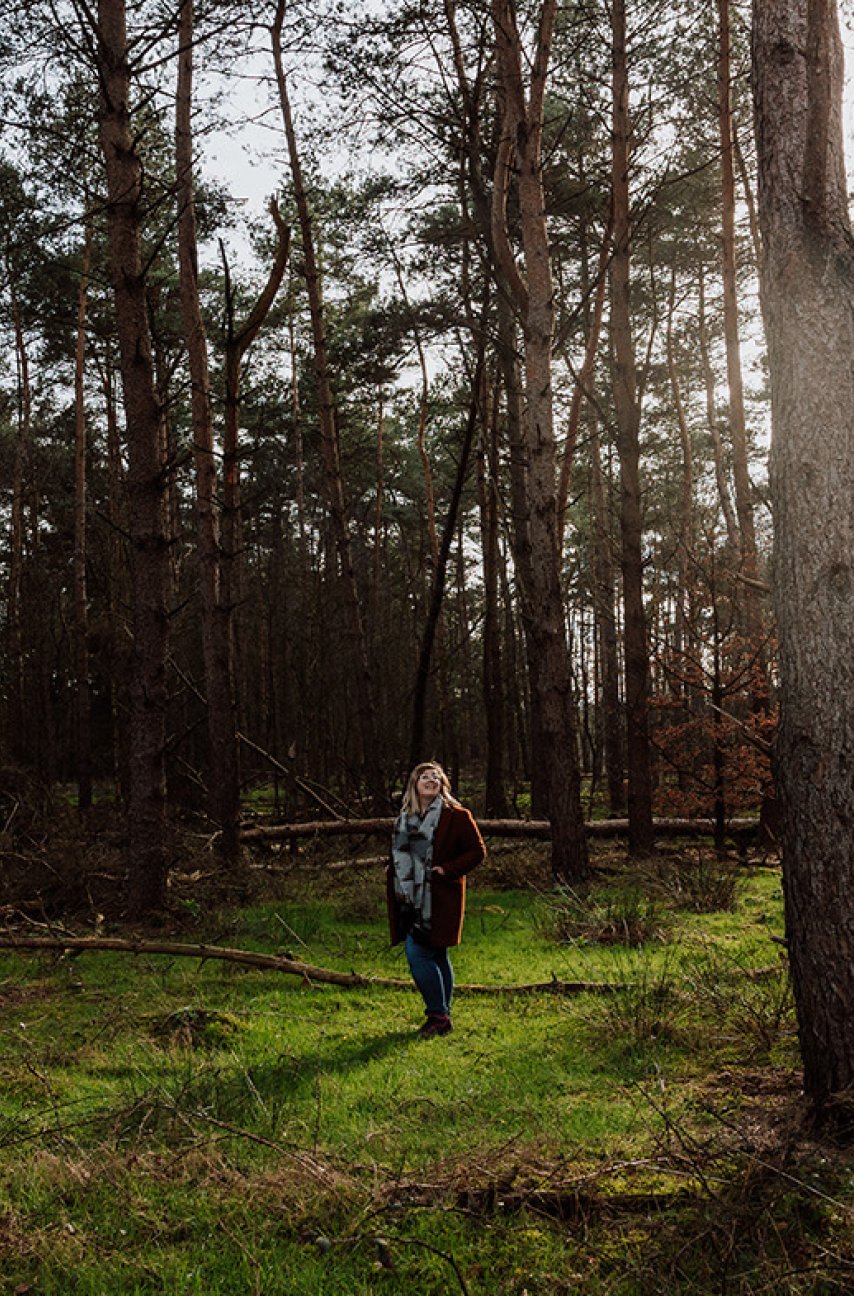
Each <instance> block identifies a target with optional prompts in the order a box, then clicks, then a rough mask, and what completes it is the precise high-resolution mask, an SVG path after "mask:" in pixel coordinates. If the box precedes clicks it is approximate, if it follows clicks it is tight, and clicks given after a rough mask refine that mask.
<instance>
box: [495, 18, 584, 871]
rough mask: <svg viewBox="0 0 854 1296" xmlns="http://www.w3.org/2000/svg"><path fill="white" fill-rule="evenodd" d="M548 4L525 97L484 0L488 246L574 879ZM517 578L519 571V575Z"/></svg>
mask: <svg viewBox="0 0 854 1296" xmlns="http://www.w3.org/2000/svg"><path fill="white" fill-rule="evenodd" d="M556 7H557V6H556V0H544V3H543V5H542V7H541V10H540V17H539V24H538V29H537V35H536V47H535V54H534V60H533V65H532V69H531V76H530V92H529V96H528V97H527V99H526V93H525V87H524V79H523V72H522V65H523V53H522V42H521V37H520V34H519V30H518V27H517V24H516V13H515V6H514V5H513V4H511V3H510V0H493V4H492V15H493V23H494V27H495V41H496V50H497V64H498V72H499V83H500V90H501V95H502V99H503V113H504V116H503V123H502V132H501V139H500V142H499V149H498V157H497V161H496V172H495V187H494V195H493V221H492V231H493V242H494V246H495V250H496V252H497V253H498V257H499V263H500V266H501V270H502V273H503V274H504V276H505V278H506V280H507V283H508V284H509V285H510V287H511V289H512V291H513V293H514V295H515V299H516V304H517V307H518V309H519V312H520V315H521V319H522V328H523V334H524V352H525V354H524V367H525V408H524V424H523V426H524V430H525V440H526V449H527V474H526V486H527V494H528V506H529V507H528V531H529V537H530V561H529V563H528V565H527V572H526V576H527V584H528V588H527V590H526V593H525V598H524V601H523V608H524V611H525V614H526V616H527V619H528V635H529V638H530V642H531V647H532V649H533V654H534V655H535V656H536V659H537V663H538V669H537V674H536V678H535V679H534V678H532V681H531V683H532V689H536V690H537V692H538V694H539V717H538V719H539V735H538V737H539V744H540V746H539V749H538V751H537V752H536V759H537V760H538V761H539V762H540V763H541V764H542V768H543V775H544V782H545V786H546V789H547V790H546V797H547V809H548V815H549V819H550V820H551V824H552V872H553V874H554V876H555V877H556V878H562V879H579V878H581V877H583V876H584V874H586V872H587V842H586V838H585V832H584V819H583V814H582V808H581V776H580V770H579V753H578V737H577V717H576V706H575V698H574V690H573V682H572V671H571V666H570V657H569V646H568V643H567V632H566V619H565V613H564V606H563V590H562V584H561V545H560V530H559V525H558V498H557V497H558V482H557V453H556V446H555V435H554V410H553V403H552V375H551V363H552V343H553V339H554V322H555V313H554V312H555V307H554V283H553V280H552V268H551V249H550V246H549V238H548V228H547V225H546V210H545V208H546V204H545V193H544V189H543V174H542V157H541V147H542V129H543V101H544V97H545V89H546V77H547V73H548V64H549V56H550V52H551V41H552V34H553V31H554V21H555V15H556ZM514 171H515V179H516V188H517V194H518V200H519V215H520V225H521V235H522V252H523V259H524V264H525V278H524V279H523V277H522V275H521V274H520V272H519V269H518V267H517V266H516V262H515V259H514V257H513V253H512V249H511V246H510V241H509V237H508V233H507V197H508V190H509V187H510V182H511V177H512V176H513V174H514ZM520 574H521V573H520Z"/></svg>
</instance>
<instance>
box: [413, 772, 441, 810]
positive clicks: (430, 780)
mask: <svg viewBox="0 0 854 1296" xmlns="http://www.w3.org/2000/svg"><path fill="white" fill-rule="evenodd" d="M441 787H442V780H441V779H440V777H439V771H438V770H436V769H434V768H433V766H432V765H430V766H428V767H427V769H423V770H422V771H421V773H420V774H419V775H418V778H417V779H416V780H415V791H416V793H417V795H418V799H419V800H420V801H432V800H433V798H434V797H435V796H438V794H439V791H440V790H441Z"/></svg>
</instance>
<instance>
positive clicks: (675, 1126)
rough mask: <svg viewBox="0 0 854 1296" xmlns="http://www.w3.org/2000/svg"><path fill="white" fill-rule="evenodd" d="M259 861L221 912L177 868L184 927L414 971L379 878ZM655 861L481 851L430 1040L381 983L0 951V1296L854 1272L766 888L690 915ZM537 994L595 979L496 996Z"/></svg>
mask: <svg viewBox="0 0 854 1296" xmlns="http://www.w3.org/2000/svg"><path fill="white" fill-rule="evenodd" d="M614 860H615V856H609V857H608V858H607V860H606V862H607V863H608V864H609V865H611V867H612V869H613V866H614ZM259 862H260V863H261V865H262V867H260V868H258V869H256V870H255V872H254V875H253V876H254V882H253V886H254V891H255V900H254V902H253V903H251V904H248V905H244V906H243V907H242V908H239V909H235V908H228V909H224V908H219V909H214V908H212V907H210V904H209V903H208V898H207V897H206V896H205V895H204V894H203V893H201V892H200V891H198V890H197V891H196V892H195V893H194V892H193V890H192V887H191V886H190V883H189V881H188V880H187V879H188V877H189V871H188V874H187V877H185V879H184V880H183V881H181V882H180V883H179V886H180V892H179V894H178V895H176V899H177V900H180V901H182V903H181V904H180V905H177V904H176V910H175V912H176V923H177V926H176V929H175V932H174V937H175V939H181V940H187V939H188V938H192V939H198V940H205V941H208V942H210V943H220V944H229V945H231V946H242V947H244V948H246V949H252V950H263V951H265V952H268V953H275V952H279V953H289V954H292V955H295V956H296V957H298V958H300V959H303V960H305V961H307V962H310V963H313V964H315V965H320V966H326V967H330V968H336V969H338V970H341V971H349V970H355V971H357V972H361V973H364V974H375V975H378V976H384V977H388V976H395V977H405V975H406V973H405V967H404V964H403V961H402V956H401V954H400V951H399V950H391V949H389V947H388V944H387V937H386V932H385V926H384V917H383V886H382V877H381V870H379V869H378V868H377V866H376V865H375V864H372V863H370V862H367V861H361V860H357V859H352V860H342V859H339V858H335V859H329V858H328V857H327V858H325V859H324V858H323V857H322V856H319V855H317V854H313V853H311V852H309V851H305V852H304V853H303V854H301V855H300V856H299V857H294V856H293V855H289V856H287V857H284V856H283V858H282V860H281V865H279V864H278V862H277V859H276V857H275V855H272V856H271V855H268V856H265V857H263V859H261V860H260V861H259ZM329 864H334V865H336V866H337V867H335V868H330V867H328V865H329ZM671 868H672V862H669V861H662V862H661V866H660V868H659V869H658V870H656V869H655V868H652V869H651V870H650V872H649V874H648V876H647V877H646V878H644V877H642V876H640V875H638V876H635V877H634V878H633V879H632V880H631V883H630V884H627V882H626V879H625V877H624V876H622V875H621V874H620V873H619V872H617V871H616V870H614V872H613V876H612V879H611V880H610V881H605V882H603V881H602V880H601V876H600V877H599V878H598V880H597V881H596V882H595V883H594V884H591V887H590V889H589V890H587V891H585V892H584V893H583V894H582V893H581V892H579V893H578V895H577V896H569V895H568V893H566V892H565V891H563V892H561V891H553V890H550V888H549V886H548V879H547V876H546V870H545V862H544V854H543V852H538V851H535V850H528V851H524V850H521V849H519V848H514V849H513V850H512V851H510V850H507V849H504V850H502V851H499V852H496V858H495V859H494V860H493V861H492V863H491V864H490V866H489V867H487V868H484V869H483V870H482V871H481V873H480V876H479V877H478V876H477V875H475V878H474V879H473V886H472V889H471V892H470V902H469V912H468V917H467V923H466V930H465V937H464V943H463V945H462V946H461V948H460V949H459V950H458V951H457V952H456V953H455V956H454V962H455V968H456V972H457V977H458V982H459V985H460V990H459V994H458V998H457V1002H456V1006H455V1027H456V1029H455V1031H454V1033H453V1034H452V1035H450V1036H448V1037H447V1038H444V1039H438V1040H432V1041H422V1040H419V1039H418V1038H417V1037H416V1035H415V1033H414V1032H415V1028H416V1027H417V1025H418V1024H419V1020H420V1017H421V1013H420V1009H419V1004H418V1001H417V999H416V996H415V995H414V994H411V993H408V992H405V991H400V990H392V989H386V988H383V987H381V986H368V987H363V988H360V989H342V988H339V987H333V986H323V985H309V984H306V983H304V982H302V981H300V980H299V979H297V978H295V977H287V976H283V975H281V974H277V973H272V972H264V971H259V970H258V969H253V968H248V967H241V966H239V965H235V964H225V963H217V962H214V961H213V960H207V961H204V962H201V961H198V960H191V959H187V958H180V957H172V956H169V955H151V956H141V955H140V956H135V957H129V956H127V955H124V956H122V955H117V954H111V953H100V954H94V953H92V954H88V953H87V954H84V955H81V956H79V957H73V958H72V957H68V956H64V955H62V954H58V955H56V956H53V955H51V956H41V957H34V956H20V957H18V956H14V955H12V954H11V953H9V952H8V951H3V952H2V955H0V1046H2V1047H0V1261H2V1273H3V1280H2V1283H3V1286H2V1290H4V1291H9V1292H21V1293H23V1292H32V1293H36V1292H38V1293H39V1294H40V1296H75V1294H77V1293H80V1294H83V1293H85V1294H87V1296H113V1294H114V1293H147V1292H165V1293H177V1292H180V1293H182V1294H183V1293H188V1294H189V1293H200V1294H201V1293H205V1294H206V1296H225V1294H226V1293H235V1294H236V1293H240V1296H245V1293H255V1292H257V1293H264V1296H275V1294H276V1293H282V1294H284V1293H287V1294H288V1296H309V1294H311V1296H315V1294H316V1293H323V1294H324V1296H337V1294H338V1293H341V1296H343V1294H344V1293H347V1296H353V1294H356V1296H362V1294H364V1296H367V1294H368V1293H378V1292H383V1293H389V1294H390V1296H397V1294H398V1293H399V1294H401V1296H402V1294H403V1293H412V1292H416V1293H424V1294H425V1296H432V1294H433V1293H435V1294H436V1296H439V1294H441V1296H447V1293H453V1292H464V1293H468V1294H469V1296H487V1294H488V1296H523V1293H527V1296H535V1293H542V1294H543V1296H545V1294H546V1293H548V1294H549V1296H553V1294H555V1293H557V1294H558V1296H560V1294H561V1293H566V1294H567V1296H568V1294H569V1293H580V1292H582V1293H585V1296H587V1294H589V1296H645V1294H646V1293H650V1296H651V1294H652V1293H656V1294H657V1293H660V1292H662V1291H668V1292H676V1293H686V1294H687V1293H706V1292H711V1291H715V1292H717V1291H725V1292H727V1293H736V1294H737V1296H759V1293H765V1292H768V1291H774V1292H777V1293H781V1294H783V1296H801V1294H802V1293H803V1294H804V1296H805V1294H806V1293H814V1294H816V1296H817V1294H818V1293H830V1292H842V1291H845V1290H848V1289H850V1286H851V1284H852V1279H854V1246H852V1237H851V1224H852V1219H853V1218H854V1216H852V1199H854V1166H852V1163H851V1158H850V1157H849V1155H848V1154H847V1153H846V1152H845V1151H844V1149H839V1148H836V1149H834V1148H828V1147H823V1146H821V1145H819V1144H816V1143H813V1142H811V1141H810V1139H809V1137H808V1135H807V1134H806V1132H804V1130H802V1128H801V1126H800V1123H799V1107H798V1078H797V1069H796V1066H797V1055H796V1048H795V1040H794V1031H793V1016H792V1006H791V1000H790V997H789V991H788V980H787V977H786V969H785V965H784V963H783V962H782V961H781V957H780V955H781V950H780V946H779V945H776V944H774V943H773V942H772V941H771V940H770V939H769V937H770V936H771V935H775V934H779V933H780V932H781V930H782V916H781V900H780V888H779V878H778V877H777V876H776V875H775V874H774V873H772V872H771V871H768V870H766V871H763V872H757V873H755V874H752V873H750V872H746V871H745V870H742V871H741V873H740V874H739V875H738V877H737V879H736V887H735V893H734V895H733V896H732V897H730V901H729V903H728V904H727V905H726V906H725V907H724V908H716V909H712V911H708V910H707V909H706V908H704V906H703V905H702V904H697V903H693V902H692V904H691V905H689V906H687V907H685V906H683V904H682V901H681V897H680V896H674V895H673V894H670V895H668V892H667V889H666V888H663V887H662V886H661V885H660V879H661V875H662V874H663V873H664V872H666V871H667V870H668V869H671ZM710 874H711V871H710ZM692 885H693V886H694V890H695V893H699V892H700V891H701V890H702V887H701V886H700V883H699V882H697V881H696V880H695V883H694V884H692ZM681 889H682V891H683V892H684V890H685V886H684V885H683V886H682V887H681ZM188 901H193V903H192V904H188V903H187V902H188ZM556 914H557V915H558V917H559V918H560V921H557V920H556ZM629 914H633V915H635V916H636V917H638V918H639V919H643V920H645V921H646V920H647V919H648V920H649V930H648V931H647V932H646V934H645V936H644V939H643V940H638V939H635V938H634V932H635V929H634V928H631V925H630V924H629V922H628V917H629ZM567 915H569V917H568V918H567ZM603 915H604V917H605V921H604V922H603ZM618 915H619V917H618ZM609 922H610V924H611V928H612V930H611V931H610V932H608V931H605V928H607V925H608V923H609ZM630 928H631V930H630ZM597 933H598V935H597ZM603 933H604V934H603ZM160 935H161V938H162V935H163V933H160ZM620 935H622V936H623V937H624V939H618V937H619V936H620ZM532 983H540V984H545V985H548V984H549V983H551V984H552V985H554V986H557V985H558V984H559V983H564V984H565V983H575V984H582V983H583V984H585V985H587V986H588V987H590V988H589V989H588V990H587V991H585V992H583V993H575V994H558V993H551V994H550V993H545V992H540V993H513V992H512V990H511V989H510V987H512V986H514V985H529V984H532ZM467 984H473V985H477V986H481V987H482V986H488V987H496V988H497V987H503V988H504V992H503V993H484V992H482V991H480V992H467V991H466V989H465V986H466V985H467Z"/></svg>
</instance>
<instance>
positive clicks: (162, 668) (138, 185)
mask: <svg viewBox="0 0 854 1296" xmlns="http://www.w3.org/2000/svg"><path fill="white" fill-rule="evenodd" d="M97 52H98V64H99V74H100V85H101V147H102V150H103V154H104V160H105V165H106V173H107V225H108V237H109V250H110V272H111V277H112V285H113V296H114V301H115V312H116V332H117V335H118V341H119V352H120V357H121V378H122V393H123V397H124V412H125V421H126V427H127V445H128V475H127V495H128V518H127V531H128V536H129V545H130V559H131V591H132V608H133V611H132V616H133V666H132V670H131V677H130V723H129V741H130V755H129V788H128V839H129V840H128V850H129V879H128V882H129V887H128V908H129V911H130V912H131V914H132V915H134V916H135V917H143V916H145V915H147V914H148V913H150V912H151V910H153V909H157V908H159V907H161V906H162V904H163V902H164V900H165V896H166V874H167V858H166V775H165V734H166V705H167V692H166V652H167V643H168V634H169V619H168V609H167V590H168V586H169V553H168V545H167V541H166V534H165V528H164V510H163V496H164V474H163V462H162V457H161V423H162V410H161V408H160V404H159V402H158V399H157V395H156V388H155V378H154V366H153V362H152V352H151V338H150V334H149V329H148V317H147V311H146V300H145V273H144V270H143V266H142V257H141V236H142V222H143V213H142V166H141V163H140V158H139V154H138V151H137V142H136V137H135V132H134V130H133V128H132V125H131V118H130V98H131V95H130V91H131V76H130V68H129V64H128V41H127V31H126V20H125V6H124V3H122V0H99V3H98V50H97Z"/></svg>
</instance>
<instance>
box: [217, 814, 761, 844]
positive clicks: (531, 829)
mask: <svg viewBox="0 0 854 1296" xmlns="http://www.w3.org/2000/svg"><path fill="white" fill-rule="evenodd" d="M652 823H653V828H654V829H655V831H656V833H658V834H659V835H661V836H663V837H664V836H666V837H705V836H712V835H713V834H714V831H715V825H714V823H713V821H712V820H711V819H653V821H652ZM393 825H394V821H393V820H392V819H314V820H309V821H307V822H306V823H289V824H254V825H252V827H247V828H243V829H242V830H241V833H240V838H241V841H244V842H253V841H292V840H295V839H296V838H298V837H342V836H349V837H376V836H388V835H390V833H391V830H392V827H393ZM477 826H478V828H479V829H480V831H481V832H482V833H483V835H484V837H532V838H534V840H541V841H548V840H549V838H550V837H551V835H552V829H551V824H550V823H549V821H548V820H547V819H479V820H478V821H477ZM585 828H586V832H587V835H588V836H589V837H624V836H626V835H627V834H628V831H629V821H628V819H591V820H590V821H589V822H588V823H587V824H586V825H585ZM751 831H755V832H758V831H759V823H758V820H755V819H730V820H728V822H727V835H736V836H737V835H743V834H746V833H750V832H751Z"/></svg>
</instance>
